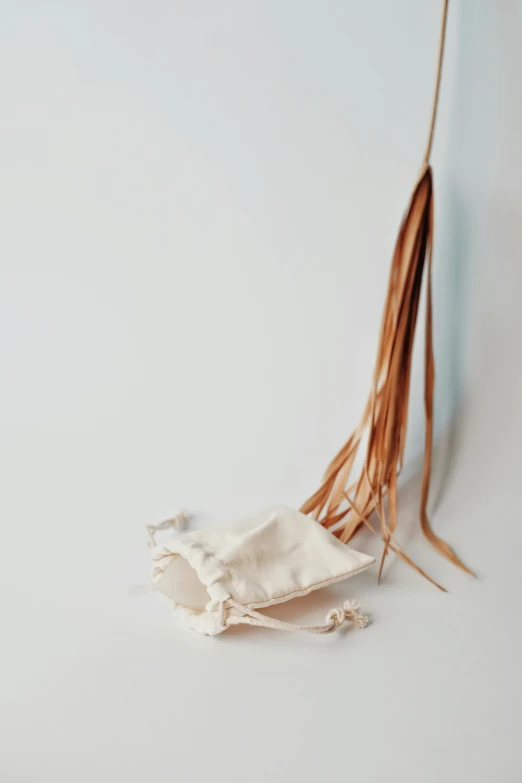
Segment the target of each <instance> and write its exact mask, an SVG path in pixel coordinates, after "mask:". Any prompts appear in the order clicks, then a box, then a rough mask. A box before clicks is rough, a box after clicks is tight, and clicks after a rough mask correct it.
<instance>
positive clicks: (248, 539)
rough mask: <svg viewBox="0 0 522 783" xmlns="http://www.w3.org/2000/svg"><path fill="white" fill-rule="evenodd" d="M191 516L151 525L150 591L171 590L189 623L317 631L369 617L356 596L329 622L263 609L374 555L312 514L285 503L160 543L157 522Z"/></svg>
mask: <svg viewBox="0 0 522 783" xmlns="http://www.w3.org/2000/svg"><path fill="white" fill-rule="evenodd" d="M185 521H186V516H185V514H184V513H183V512H180V514H178V515H176V516H175V517H173V518H172V519H171V520H167V521H166V522H163V523H161V524H160V525H149V526H148V527H147V530H148V532H149V543H150V545H151V556H152V561H153V571H152V579H153V582H154V584H153V585H151V586H149V587H148V588H146V589H145V591H146V592H148V591H149V590H150V591H158V592H161V593H163V594H164V595H166V596H167V598H169V600H170V601H171V603H172V606H173V609H174V614H175V616H176V618H177V620H178V621H179V622H180V623H181V625H183V626H185V627H186V628H191V629H193V630H195V631H198V632H199V633H202V634H206V635H208V636H215V635H216V634H219V633H222V632H223V631H226V629H227V628H229V627H230V626H231V625H239V624H248V625H255V626H262V627H266V628H275V629H279V630H284V631H309V632H310V633H316V634H323V633H330V632H331V631H334V630H335V629H337V628H339V627H340V626H341V625H343V623H345V622H347V621H348V622H352V623H354V624H355V625H356V626H357V627H360V628H361V627H364V625H366V622H367V618H366V617H364V615H362V614H361V613H360V611H359V606H358V604H356V603H353V602H350V601H346V602H345V604H344V606H343V608H342V609H333V610H332V611H331V612H329V613H328V615H327V617H326V619H325V622H324V623H323V624H322V625H293V624H292V623H287V622H284V621H282V620H277V619H274V618H271V617H269V616H267V615H266V614H262V613H260V612H258V611H257V610H258V609H264V608H267V607H270V606H272V605H274V604H279V603H282V602H284V601H289V600H291V599H292V598H297V597H298V596H303V595H307V594H308V593H311V592H312V591H313V590H318V589H319V588H321V587H327V586H328V585H331V584H334V583H335V582H340V581H342V580H343V579H347V578H348V577H350V576H354V575H355V574H358V573H360V572H361V571H364V570H365V569H366V568H368V567H369V566H370V565H371V564H372V563H373V562H374V561H375V558H373V557H370V556H369V555H365V554H362V553H361V552H356V551H355V550H354V549H350V548H349V547H348V546H346V544H342V543H341V542H340V541H339V540H338V539H337V538H336V537H335V536H334V535H333V534H332V533H330V532H329V531H328V530H327V529H326V528H324V527H323V526H322V525H319V524H318V523H317V522H315V520H313V519H311V518H310V517H308V516H305V515H304V514H301V513H300V512H299V511H295V510H293V509H290V508H286V507H282V506H281V507H277V508H273V509H270V510H268V511H262V512H259V513H257V514H254V515H252V516H249V517H247V518H246V519H243V520H241V521H240V522H236V523H234V524H231V525H228V526H226V527H212V528H206V529H204V530H196V531H194V532H185V533H181V534H180V535H178V536H175V537H173V538H171V539H170V540H168V541H167V542H166V543H163V544H159V545H157V544H156V540H155V533H156V531H157V530H161V529H166V528H167V527H174V526H176V527H179V526H182V525H183V524H184V522H185ZM134 592H143V590H142V589H139V588H138V589H137V590H135V591H134Z"/></svg>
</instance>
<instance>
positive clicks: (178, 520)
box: [145, 508, 189, 549]
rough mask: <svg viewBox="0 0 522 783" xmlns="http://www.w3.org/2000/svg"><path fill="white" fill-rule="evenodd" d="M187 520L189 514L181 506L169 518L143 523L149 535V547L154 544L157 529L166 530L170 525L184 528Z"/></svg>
mask: <svg viewBox="0 0 522 783" xmlns="http://www.w3.org/2000/svg"><path fill="white" fill-rule="evenodd" d="M188 520H189V514H188V513H187V512H186V511H185V510H184V509H183V508H182V509H180V510H179V511H177V512H176V513H175V514H174V515H173V516H171V517H169V519H165V520H164V521H163V522H159V524H157V525H145V528H146V530H147V535H148V537H149V547H150V548H151V549H152V547H154V546H156V533H157V532H158V530H168V529H169V528H171V527H177V528H184V527H186V525H187V522H188Z"/></svg>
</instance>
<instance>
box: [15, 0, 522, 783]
mask: <svg viewBox="0 0 522 783" xmlns="http://www.w3.org/2000/svg"><path fill="white" fill-rule="evenodd" d="M441 5H442V4H441V3H440V2H435V0H430V2H423V3H419V2H415V0H395V2H393V3H392V2H386V0H373V1H372V2H368V3H360V2H353V1H352V0H344V1H343V0H335V1H333V0H332V1H331V2H330V1H328V2H319V0H315V1H313V0H300V1H298V0H280V1H279V2H276V0H222V1H221V2H213V1H212V0H202V1H201V2H199V3H195V2H190V1H189V0H185V1H184V2H181V1H177V2H176V1H174V2H160V0H151V2H148V3H144V2H142V3H139V2H135V1H133V2H125V3H124V2H117V1H116V0H106V1H105V2H101V1H99V0H90V1H89V2H87V0H84V1H83V2H79V0H69V2H65V1H64V0H62V2H58V1H56V2H52V1H51V2H47V3H41V2H40V3H39V2H36V1H33V2H24V1H22V2H20V1H18V2H14V0H13V1H12V2H9V1H8V0H0V19H1V24H0V64H1V67H0V100H1V109H2V121H1V123H0V172H1V176H0V202H1V211H0V215H1V231H0V258H1V261H0V264H1V281H2V283H1V286H0V366H1V384H0V400H1V405H0V433H1V446H0V460H1V474H0V475H1V481H0V483H1V487H0V488H1V491H0V512H1V520H2V528H1V530H2V536H3V539H2V546H1V550H0V551H1V554H0V589H1V596H2V597H1V604H2V644H1V648H0V737H1V740H0V777H1V779H2V781H5V782H6V783H12V782H14V781H33V780H39V781H44V782H45V783H47V781H49V783H50V782H51V781H53V782H54V781H58V782H59V783H61V781H70V780H71V779H74V780H75V781H77V783H83V781H89V783H90V781H93V780H99V781H102V782H104V781H109V780H114V779H118V780H120V779H121V780H125V781H128V783H135V782H137V781H143V780H149V779H154V780H165V779H167V778H169V777H171V776H172V777H175V778H176V779H178V780H183V781H185V780H186V781H189V780H190V781H197V782H198V783H199V781H205V780H207V779H209V778H212V779H213V780H219V781H221V780H223V781H230V783H236V781H243V780H244V781H254V783H257V782H258V781H276V782H277V783H279V781H291V780H294V779H295V780H300V781H303V782H304V781H306V782H307V781H316V780H318V779H319V778H323V777H324V778H325V779H327V780H329V781H332V783H334V782H335V781H346V780H347V779H348V778H349V777H350V776H354V777H356V778H357V779H358V780H359V781H373V780H376V779H378V778H379V777H381V776H382V775H386V776H387V778H385V779H389V780H397V781H405V782H406V783H408V782H409V781H418V780H422V781H423V782H424V783H435V781H440V780H442V779H444V780H445V781H449V782H450V783H451V782H452V781H458V780H462V779H467V780H473V781H477V782H478V783H482V781H484V782H485V781H490V780H492V779H493V777H495V778H496V779H499V780H502V781H503V782H504V783H510V781H518V780H519V779H520V774H521V765H522V758H521V752H520V743H519V740H518V729H517V704H518V705H519V703H520V695H521V693H520V686H521V675H520V668H519V666H518V662H519V660H520V653H521V636H520V630H519V628H520V623H519V621H518V614H519V606H520V599H521V597H522V590H521V579H520V557H521V554H520V552H521V546H520V545H521V544H522V535H521V526H520V520H519V508H520V501H519V486H520V470H521V467H522V458H521V448H520V442H521V437H522V420H521V410H522V407H521V406H522V394H521V392H522V370H521V364H520V359H519V357H520V348H519V340H520V332H521V329H522V320H521V319H522V311H521V309H520V295H521V290H522V271H521V264H520V247H521V240H522V199H521V197H522V186H521V163H522V147H521V145H520V138H522V98H521V96H522V4H521V3H520V2H516V1H515V0H513V1H511V2H510V1H509V0H503V2H498V3H493V2H487V0H473V1H472V0H461V1H460V2H457V1H455V2H451V3H450V14H449V21H448V34H447V50H446V58H445V67H444V71H443V81H442V93H441V103H440V111H439V117H438V124H437V130H436V136H435V146H434V156H433V164H434V171H435V193H436V234H435V257H434V275H435V280H434V307H435V310H434V315H435V343H436V344H435V348H436V359H437V387H436V417H437V443H436V458H435V476H434V489H433V493H432V511H433V525H434V528H435V530H436V531H437V532H439V533H440V534H441V535H442V536H443V537H445V538H446V539H447V540H448V541H449V542H450V543H451V544H452V545H454V546H455V548H456V551H457V552H458V553H459V554H460V555H461V556H462V557H463V558H464V560H465V561H466V562H467V563H468V564H469V565H470V566H471V567H473V568H474V569H475V570H476V571H477V573H478V575H479V579H478V581H474V580H471V579H468V578H466V577H465V576H464V575H461V574H460V573H459V572H457V571H456V570H455V569H454V568H452V567H451V566H450V565H448V564H446V563H445V562H444V561H443V560H442V559H441V558H440V557H438V556H437V555H436V554H434V553H433V552H432V551H431V550H430V548H429V545H428V544H427V543H425V542H424V541H423V540H422V539H421V536H420V533H419V530H418V525H417V520H416V508H417V501H418V487H417V479H418V457H419V454H420V453H421V449H422V435H423V420H422V415H423V414H422V377H421V375H422V372H421V366H422V365H421V361H420V359H421V357H420V355H417V357H416V359H417V361H416V372H415V374H414V379H413V391H412V408H411V419H410V424H411V426H410V438H409V450H408V462H407V465H406V470H405V477H404V478H405V481H404V484H403V489H402V495H401V503H402V506H401V509H402V515H401V519H400V523H401V528H402V530H400V531H399V539H400V540H401V542H402V543H403V545H404V546H405V548H406V549H407V551H408V552H409V553H410V554H412V556H414V557H415V559H416V560H417V561H418V562H419V563H420V564H421V565H423V566H424V567H426V568H427V569H428V570H429V571H430V573H432V574H433V575H434V576H435V577H436V578H437V579H439V580H440V581H442V583H443V584H445V585H446V587H448V588H449V590H450V593H449V595H443V594H441V593H439V592H437V591H436V590H435V589H434V588H433V587H431V586H430V585H429V584H428V583H426V582H424V581H423V580H422V579H420V577H418V576H416V575H415V574H414V573H413V572H411V571H410V570H409V569H408V568H407V567H406V566H405V565H403V564H401V563H397V562H394V561H392V560H390V564H389V566H388V568H387V570H386V574H385V579H384V583H383V584H382V585H381V586H377V584H376V570H373V571H371V572H369V573H367V574H364V575H362V576H360V577H356V578H355V579H354V581H353V582H350V583H346V584H344V585H342V586H339V587H336V588H335V589H334V588H332V589H331V590H330V591H329V593H328V595H326V596H323V595H321V594H318V595H317V596H316V597H315V598H314V600H313V601H310V600H308V601H305V600H304V599H303V600H300V601H299V602H298V604H299V606H298V608H292V607H291V606H288V607H282V608H281V609H280V610H278V611H279V614H278V616H280V617H284V618H285V619H295V618H296V616H297V614H299V619H301V620H302V619H303V615H305V618H306V619H308V620H311V619H314V620H316V619H319V620H322V617H323V614H324V609H325V608H329V607H330V606H331V605H333V604H332V596H334V597H335V598H336V599H341V598H343V597H344V596H345V595H346V594H348V595H351V596H355V597H357V598H358V599H359V600H360V601H361V603H362V604H363V607H364V609H365V610H366V611H367V612H368V613H370V614H371V615H372V617H373V624H372V626H371V627H370V628H368V629H367V630H366V631H365V632H364V633H361V634H357V633H354V632H350V633H347V634H346V635H343V636H342V637H340V638H337V637H335V636H333V637H331V638H330V637H329V638H326V639H323V638H317V639H316V638H311V639H310V638H308V637H306V638H304V639H303V638H301V637H294V636H291V637H288V638H287V636H286V635H283V634H280V635H277V634H276V635H274V634H271V633H270V632H269V631H259V632H256V630H255V629H253V630H252V631H251V632H246V631H239V630H237V631H236V630H232V631H230V632H229V633H227V634H225V635H223V639H222V640H209V639H205V638H200V637H197V636H196V635H193V634H187V633H186V632H185V633H184V632H181V631H179V630H178V629H177V628H176V627H175V626H174V624H173V622H172V618H171V616H170V613H169V610H168V606H167V605H166V604H164V603H162V602H161V600H160V599H159V598H148V599H145V598H144V599H140V600H137V599H131V598H130V597H129V596H128V595H127V589H128V587H130V586H131V585H133V584H136V583H140V582H143V581H146V580H147V576H148V569H149V561H148V553H147V550H146V539H145V535H144V531H143V526H144V524H145V523H147V522H156V521H159V520H161V519H163V518H164V517H166V516H168V515H169V514H170V513H172V512H173V511H174V510H176V509H177V508H178V507H179V506H180V505H183V506H186V507H187V508H189V509H191V510H194V511H196V512H198V516H197V518H196V524H213V523H214V522H217V521H219V520H227V519H231V518H236V517H237V516H238V515H241V514H243V513H247V512H249V511H253V510H256V509H259V508H262V507H264V506H267V505H271V504H275V503H286V504H289V505H293V506H296V505H299V504H300V503H301V502H302V501H303V500H304V499H305V498H306V497H307V496H308V495H309V494H311V493H312V492H313V491H314V490H315V489H316V488H317V486H318V484H319V481H320V478H321V474H322V471H323V470H324V468H325V467H326V464H327V462H328V460H329V459H330V458H331V457H332V456H333V455H334V453H335V451H336V450H337V449H338V448H339V447H340V445H342V443H343V442H344V440H345V439H346V437H347V436H348V435H349V433H350V431H351V429H352V428H353V427H354V426H355V424H356V423H357V422H358V419H359V416H360V414H361V411H362V406H363V404H364V400H365V397H366V394H367V392H368V390H369V385H370V380H371V372H372V367H373V361H374V353H375V349H376V341H377V335H378V328H379V321H380V314H381V310H382V305H383V298H384V293H385V288H386V282H387V274H388V268H389V264H390V260H391V254H392V250H393V245H394V241H395V237H396V233H397V230H398V227H399V223H400V219H401V215H402V212H403V210H404V208H405V206H406V203H407V200H408V198H409V195H410V192H411V188H412V186H413V184H414V181H415V178H416V176H417V172H418V169H419V166H420V163H421V158H422V154H423V151H424V145H425V141H426V132H427V125H428V120H429V109H430V104H431V99H432V90H433V79H434V75H435V65H436V55H437V44H438V34H439V23H440V13H441ZM419 347H421V346H420V343H419ZM417 365H418V367H417ZM401 533H402V535H401ZM355 545H356V546H359V547H360V548H361V549H366V550H367V551H370V552H372V553H374V554H378V553H379V551H380V550H379V545H378V542H376V541H373V540H370V539H368V538H367V537H365V536H364V535H363V536H361V537H359V538H358V539H356V541H355ZM334 603H335V602H334ZM224 637H226V639H225V638H224Z"/></svg>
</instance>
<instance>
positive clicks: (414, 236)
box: [301, 0, 471, 589]
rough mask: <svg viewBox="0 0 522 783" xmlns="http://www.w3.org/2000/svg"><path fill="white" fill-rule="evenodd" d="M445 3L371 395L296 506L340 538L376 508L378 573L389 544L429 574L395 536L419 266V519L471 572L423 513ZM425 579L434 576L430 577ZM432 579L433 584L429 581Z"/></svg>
mask: <svg viewBox="0 0 522 783" xmlns="http://www.w3.org/2000/svg"><path fill="white" fill-rule="evenodd" d="M447 10H448V2H447V0H445V2H444V8H443V15H442V31H441V38H440V46H439V58H438V65H437V78H436V86H435V95H434V100H433V108H432V114H431V122H430V129H429V136H428V144H427V148H426V154H425V158H424V161H423V165H422V169H421V172H420V175H419V178H418V180H417V182H416V184H415V187H414V190H413V194H412V196H411V199H410V203H409V205H408V208H407V210H406V213H405V216H404V218H403V221H402V224H401V227H400V230H399V236H398V238H397V243H396V246H395V251H394V254H393V259H392V265H391V270H390V278H389V283H388V292H387V295H386V301H385V305H384V312H383V318H382V324H381V331H380V336H379V344H378V350H377V359H376V363H375V369H374V374H373V383H372V388H371V391H370V395H369V397H368V401H367V403H366V407H365V409H364V412H363V416H362V419H361V422H360V424H359V426H358V427H357V429H356V430H355V431H354V432H353V433H352V435H351V436H350V438H349V439H348V441H347V442H346V444H345V445H344V446H343V448H342V449H341V450H340V452H339V453H338V454H337V456H336V457H335V458H334V459H333V460H332V462H331V464H330V465H329V467H328V469H327V471H326V474H325V477H324V480H323V483H322V485H321V486H320V487H319V489H318V490H317V492H316V493H315V494H314V495H312V497H311V498H309V499H308V500H307V501H306V502H305V503H304V505H303V506H302V508H301V511H303V512H304V513H306V514H311V515H312V516H313V517H314V518H315V519H317V520H318V521H320V522H321V523H322V524H323V525H325V526H326V527H332V528H334V531H335V534H336V535H337V536H338V537H339V538H340V540H341V541H343V542H347V541H349V540H350V539H351V538H352V536H353V535H354V534H355V532H356V531H357V530H358V529H359V528H360V527H361V526H362V525H365V526H366V527H368V528H369V529H371V530H372V531H373V532H375V533H377V529H376V528H375V527H374V526H373V525H372V523H371V522H370V519H369V518H370V516H371V515H372V514H373V513H374V512H376V513H377V516H378V518H379V521H380V535H381V536H382V539H383V541H384V550H383V555H382V559H381V567H380V571H379V578H380V576H381V573H382V568H383V565H384V561H385V559H386V555H387V553H388V551H389V550H391V551H393V552H395V553H396V554H397V555H398V556H399V557H400V558H401V559H403V560H404V561H405V562H407V563H408V564H409V565H411V566H412V567H413V568H415V569H416V570H417V571H418V572H419V573H421V574H422V575H423V576H425V577H426V578H428V579H430V577H428V576H427V574H425V572H424V571H422V570H421V569H420V568H419V567H418V566H416V565H415V564H414V563H413V562H412V561H411V559H410V558H409V557H408V556H407V555H406V554H405V553H404V552H403V551H402V549H401V548H400V547H399V545H398V544H397V542H396V540H395V538H394V534H395V530H396V527H397V477H398V475H399V473H400V470H401V468H402V465H403V462H404V448H405V444H406V428H407V422H408V404H409V391H410V375H411V362H412V353H413V341H414V336H415V328H416V324H417V314H418V309H419V302H420V296H421V288H422V280H423V275H424V271H425V269H426V278H427V282H426V327H425V328H426V332H425V372H424V383H425V392H424V407H425V429H426V435H425V451H424V468H423V475H422V493H421V507H420V523H421V528H422V531H423V532H424V535H425V536H426V538H427V539H428V540H429V541H430V543H431V544H432V545H433V546H434V547H435V549H437V551H439V552H440V553H441V554H442V555H444V557H446V558H447V559H448V560H450V561H451V562H452V563H454V564H455V565H457V566H459V567H460V568H462V569H463V570H465V571H467V572H468V573H471V572H470V571H469V569H468V568H466V566H465V565H464V564H463V563H462V562H461V561H460V560H459V558H458V557H457V555H456V554H455V553H454V552H453V551H452V549H451V548H450V547H449V546H448V544H446V543H445V542H444V541H442V539H440V538H439V537H438V536H437V535H436V534H435V533H434V532H433V530H432V529H431V526H430V523H429V519H428V514H427V503H428V494H429V485H430V472H431V452H432V440H433V390H434V382H435V369H434V358H433V329H432V284H431V267H432V247H433V178H432V169H431V166H430V163H429V157H430V153H431V147H432V142H433V133H434V128H435V119H436V114H437V104H438V97H439V90H440V81H441V72H442V59H443V52H444V38H445V30H446V19H447ZM363 437H365V438H366V452H365V457H364V465H363V468H362V470H361V472H360V475H359V477H358V478H357V480H356V481H355V482H354V483H353V484H351V485H350V486H348V487H347V484H348V481H349V477H350V474H351V472H352V467H353V463H354V460H355V457H356V455H357V452H358V450H359V447H360V445H361V441H362V440H363ZM385 500H386V501H387V502H385ZM341 523H342V526H340V525H341ZM430 581H432V582H433V580H432V579H430ZM433 583H434V584H435V585H436V586H437V587H440V585H438V584H437V583H436V582H433ZM441 589H443V588H441Z"/></svg>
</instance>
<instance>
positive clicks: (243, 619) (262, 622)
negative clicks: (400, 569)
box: [221, 598, 368, 634]
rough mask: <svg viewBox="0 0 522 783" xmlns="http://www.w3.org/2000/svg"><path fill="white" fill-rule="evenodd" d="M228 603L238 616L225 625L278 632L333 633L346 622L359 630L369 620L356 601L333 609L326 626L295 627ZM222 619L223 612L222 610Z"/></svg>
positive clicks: (233, 616) (229, 618) (328, 615)
mask: <svg viewBox="0 0 522 783" xmlns="http://www.w3.org/2000/svg"><path fill="white" fill-rule="evenodd" d="M228 603H229V604H230V605H231V606H233V607H234V608H235V609H237V610H238V612H239V613H240V614H239V617H238V616H237V615H229V616H228V617H227V618H226V621H225V622H224V624H226V625H242V624H243V625H257V626H260V627H263V628H274V629H275V630H278V631H307V632H308V633H319V634H321V633H331V632H332V631H335V630H336V629H337V628H340V627H341V625H343V624H344V623H345V622H351V623H354V624H355V625H356V627H357V628H364V627H365V625H367V624H368V618H367V617H366V616H365V615H364V614H361V611H360V609H361V607H360V606H359V604H358V603H357V602H356V601H345V602H344V605H343V608H342V609H331V610H330V611H329V612H328V614H327V615H326V619H325V623H324V625H294V624H293V623H287V622H285V621H284V620H276V619H275V617H267V615H265V614H261V613H260V612H256V611H255V609H249V608H247V607H246V606H242V604H239V603H237V601H234V600H233V599H232V598H229V599H228ZM221 618H222V621H223V620H224V617H223V610H222V609H221Z"/></svg>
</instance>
